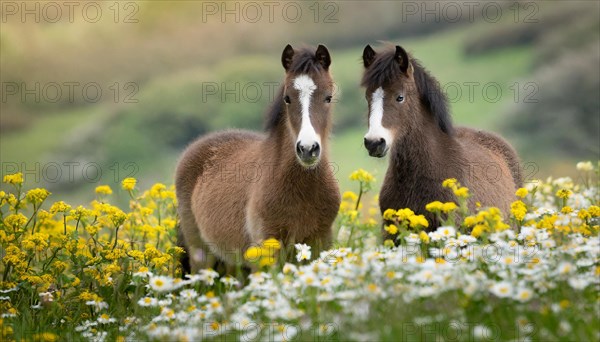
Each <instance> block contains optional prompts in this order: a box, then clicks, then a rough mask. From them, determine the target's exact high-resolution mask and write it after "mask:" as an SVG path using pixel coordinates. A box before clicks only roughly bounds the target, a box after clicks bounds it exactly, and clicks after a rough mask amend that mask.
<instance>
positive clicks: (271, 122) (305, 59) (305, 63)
mask: <svg viewBox="0 0 600 342" xmlns="http://www.w3.org/2000/svg"><path fill="white" fill-rule="evenodd" d="M315 50H316V49H315V48H308V47H305V48H301V49H299V50H296V51H294V58H293V59H292V64H291V65H290V68H289V69H288V71H287V73H288V74H296V75H297V74H309V73H316V74H320V73H322V72H326V70H325V69H324V68H323V66H322V65H321V64H320V63H319V62H318V61H317V58H316V56H315ZM283 87H284V86H283V84H282V85H281V86H280V87H279V90H277V94H276V95H275V98H274V99H273V102H272V103H271V106H270V107H269V110H268V111H267V117H266V121H265V130H266V131H271V130H273V129H274V128H275V127H277V126H278V125H279V123H280V122H281V118H282V115H281V114H282V109H283V108H282V107H283Z"/></svg>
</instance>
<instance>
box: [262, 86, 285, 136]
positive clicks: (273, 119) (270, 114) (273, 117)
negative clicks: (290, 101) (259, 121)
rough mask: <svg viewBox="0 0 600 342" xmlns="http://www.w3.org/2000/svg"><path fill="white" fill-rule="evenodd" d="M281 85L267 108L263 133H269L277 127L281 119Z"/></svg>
mask: <svg viewBox="0 0 600 342" xmlns="http://www.w3.org/2000/svg"><path fill="white" fill-rule="evenodd" d="M282 112H283V85H281V86H280V87H279V90H277V94H275V98H274V99H273V102H272V103H271V105H270V106H269V110H268V111H267V117H266V120H265V131H267V132H269V131H271V130H273V129H275V127H277V126H278V125H279V123H280V122H281V118H282V117H283V115H282V114H283V113H282Z"/></svg>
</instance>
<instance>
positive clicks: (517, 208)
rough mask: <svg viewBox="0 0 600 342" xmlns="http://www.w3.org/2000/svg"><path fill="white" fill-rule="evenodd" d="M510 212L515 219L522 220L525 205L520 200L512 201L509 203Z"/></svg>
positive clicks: (525, 209) (525, 210)
mask: <svg viewBox="0 0 600 342" xmlns="http://www.w3.org/2000/svg"><path fill="white" fill-rule="evenodd" d="M510 213H511V214H512V215H513V216H514V218H515V219H516V220H517V221H519V222H520V221H523V219H524V218H525V214H527V206H526V205H525V203H523V201H521V200H517V201H514V202H513V203H512V204H511V205H510Z"/></svg>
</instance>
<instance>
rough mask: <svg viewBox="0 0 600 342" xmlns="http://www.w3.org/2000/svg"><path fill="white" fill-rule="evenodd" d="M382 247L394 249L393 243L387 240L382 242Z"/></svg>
mask: <svg viewBox="0 0 600 342" xmlns="http://www.w3.org/2000/svg"><path fill="white" fill-rule="evenodd" d="M383 245H384V246H385V247H388V248H392V247H394V241H392V240H390V239H387V240H385V241H383Z"/></svg>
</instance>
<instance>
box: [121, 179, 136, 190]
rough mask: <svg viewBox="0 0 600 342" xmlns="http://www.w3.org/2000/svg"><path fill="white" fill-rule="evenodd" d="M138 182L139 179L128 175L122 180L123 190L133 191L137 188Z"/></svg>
mask: <svg viewBox="0 0 600 342" xmlns="http://www.w3.org/2000/svg"><path fill="white" fill-rule="evenodd" d="M136 183H137V181H136V179H135V178H132V177H128V178H125V179H123V181H122V182H121V187H123V190H127V191H131V190H133V188H135V184H136Z"/></svg>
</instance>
